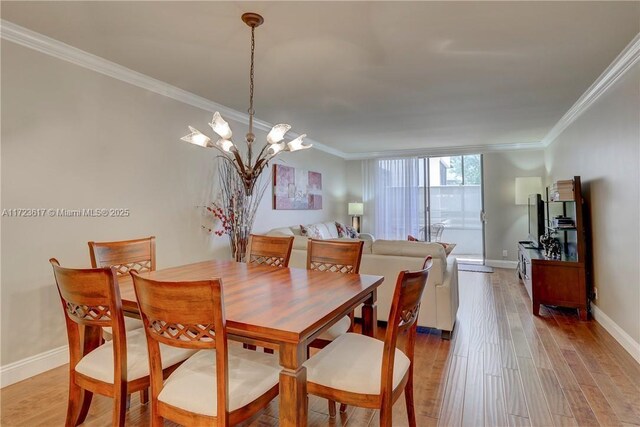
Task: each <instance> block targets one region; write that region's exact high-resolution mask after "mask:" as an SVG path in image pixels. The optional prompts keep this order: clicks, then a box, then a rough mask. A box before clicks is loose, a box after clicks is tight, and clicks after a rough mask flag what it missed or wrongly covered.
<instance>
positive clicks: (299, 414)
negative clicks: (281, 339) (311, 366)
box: [280, 343, 309, 427]
mask: <svg viewBox="0 0 640 427" xmlns="http://www.w3.org/2000/svg"><path fill="white" fill-rule="evenodd" d="M306 359H307V349H306V345H305V344H304V343H298V344H297V345H296V344H282V345H280V366H282V371H280V426H291V427H305V426H306V425H307V411H308V406H309V405H308V402H307V368H305V367H304V366H302V364H303V363H304V362H305V360H306Z"/></svg>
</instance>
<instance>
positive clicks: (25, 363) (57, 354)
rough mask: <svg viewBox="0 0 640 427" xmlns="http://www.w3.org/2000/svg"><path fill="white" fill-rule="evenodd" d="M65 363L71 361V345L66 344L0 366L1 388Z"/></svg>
mask: <svg viewBox="0 0 640 427" xmlns="http://www.w3.org/2000/svg"><path fill="white" fill-rule="evenodd" d="M65 363H69V347H68V346H66V345H64V346H62V347H58V348H54V349H53V350H48V351H45V352H44V353H40V354H36V355H35V356H30V357H27V358H25V359H22V360H18V361H16V362H13V363H9V364H7V365H3V366H0V388H4V387H6V386H9V385H11V384H15V383H17V382H19V381H22V380H26V379H27V378H31V377H33V376H36V375H38V374H41V373H43V372H46V371H49V370H51V369H53V368H57V367H58V366H62V365H64V364H65Z"/></svg>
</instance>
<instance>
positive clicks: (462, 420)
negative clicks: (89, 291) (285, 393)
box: [0, 269, 640, 426]
mask: <svg viewBox="0 0 640 427" xmlns="http://www.w3.org/2000/svg"><path fill="white" fill-rule="evenodd" d="M541 314H542V315H541V317H539V318H538V317H534V316H532V314H531V301H530V299H529V297H528V295H527V293H526V291H525V290H524V288H523V286H522V285H521V284H520V283H519V282H518V280H517V279H516V276H515V272H514V271H513V270H500V269H497V270H496V272H495V273H493V274H483V273H469V272H460V310H459V312H458V324H457V326H456V331H455V334H454V337H453V339H452V340H451V341H443V340H441V339H440V334H439V332H437V331H432V332H428V333H423V334H419V337H418V340H417V344H416V361H415V363H416V368H415V381H414V383H415V400H416V402H415V403H416V412H417V422H418V425H419V426H435V425H440V426H458V425H469V426H483V425H487V426H488V425H496V426H507V425H514V426H521V425H522V426H524V425H533V426H550V425H558V426H576V425H579V426H592V425H594V426H596V425H601V426H615V425H626V426H629V425H640V365H638V364H637V363H636V362H635V361H634V360H633V359H632V358H631V356H629V355H628V354H627V353H626V352H625V351H624V349H623V348H622V347H621V346H620V345H619V344H618V343H617V342H616V341H615V340H614V339H613V338H612V337H611V336H610V335H609V334H608V333H607V332H606V331H605V330H604V329H603V328H602V327H601V326H600V325H598V324H597V323H595V322H594V321H589V322H580V321H578V319H577V316H576V314H575V312H573V311H563V310H553V309H549V308H543V309H542V312H541ZM66 369H67V367H66V366H64V367H60V368H57V369H54V370H52V371H49V372H47V373H44V374H42V375H38V376H37V377H34V378H32V379H29V380H26V381H23V382H21V383H18V384H15V385H12V386H10V387H7V388H5V389H3V390H2V391H1V393H0V397H1V399H2V402H1V410H2V412H1V418H0V424H1V425H2V426H40V425H42V426H45V425H46V426H57V425H63V422H64V416H65V410H66V399H67V394H66V393H67V374H66ZM309 405H310V410H309V426H333V425H341V426H344V425H348V426H376V425H378V418H377V413H376V411H371V410H365V409H361V408H353V407H349V408H348V410H347V413H346V414H339V415H338V417H336V418H335V419H333V420H332V419H330V418H329V416H328V414H327V405H326V401H323V400H321V399H317V398H313V397H312V398H311V399H310V402H309ZM277 410H278V403H277V400H276V401H274V402H272V404H271V405H270V406H269V407H268V408H267V410H266V411H265V412H263V413H262V414H261V415H260V416H259V417H258V418H257V419H254V420H253V421H252V422H251V423H249V425H251V426H275V425H277V424H278V422H277V415H278V414H277ZM127 417H128V418H127V423H128V424H127V425H131V426H146V425H148V421H149V408H148V407H147V406H144V405H140V403H139V400H138V396H137V395H136V396H133V397H132V402H131V409H130V410H129V412H128V416H127ZM110 422H111V400H110V399H108V398H102V397H99V396H98V397H95V398H94V401H93V404H92V407H91V410H90V413H89V416H88V417H87V422H86V423H85V425H88V426H108V425H110ZM167 425H168V424H167ZM396 425H397V426H405V425H407V420H406V412H405V406H404V399H403V398H400V399H399V400H398V402H397V404H396V405H395V407H394V426H396Z"/></svg>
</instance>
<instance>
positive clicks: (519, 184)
mask: <svg viewBox="0 0 640 427" xmlns="http://www.w3.org/2000/svg"><path fill="white" fill-rule="evenodd" d="M541 193H542V178H540V177H539V176H526V177H518V178H516V205H526V204H528V203H529V194H541Z"/></svg>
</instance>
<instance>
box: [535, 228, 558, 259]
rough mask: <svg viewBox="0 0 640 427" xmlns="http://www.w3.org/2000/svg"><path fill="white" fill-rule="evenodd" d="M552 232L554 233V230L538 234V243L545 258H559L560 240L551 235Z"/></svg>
mask: <svg viewBox="0 0 640 427" xmlns="http://www.w3.org/2000/svg"><path fill="white" fill-rule="evenodd" d="M554 234H556V232H555V231H550V232H548V233H545V234H543V235H542V236H540V244H541V245H542V248H543V249H544V255H545V256H546V257H547V258H551V259H560V252H561V249H562V246H561V245H560V241H559V240H558V239H556V238H555V237H553V235H554Z"/></svg>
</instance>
